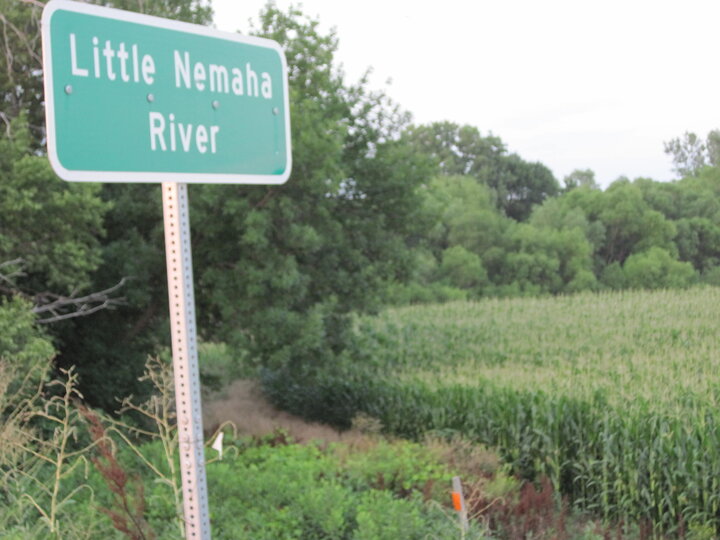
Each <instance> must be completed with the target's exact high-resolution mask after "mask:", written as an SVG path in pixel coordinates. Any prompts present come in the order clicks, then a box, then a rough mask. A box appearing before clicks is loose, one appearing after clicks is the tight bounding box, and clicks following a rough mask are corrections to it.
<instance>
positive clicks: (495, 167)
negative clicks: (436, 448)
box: [404, 122, 559, 221]
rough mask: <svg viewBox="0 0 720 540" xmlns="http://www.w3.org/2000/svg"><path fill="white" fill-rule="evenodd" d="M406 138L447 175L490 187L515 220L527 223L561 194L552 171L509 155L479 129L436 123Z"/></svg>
mask: <svg viewBox="0 0 720 540" xmlns="http://www.w3.org/2000/svg"><path fill="white" fill-rule="evenodd" d="M404 137H405V138H407V139H409V140H410V141H411V142H412V144H414V145H415V146H416V147H417V148H418V149H419V150H420V151H422V152H423V153H424V154H426V155H428V156H430V157H432V158H433V159H434V160H435V162H436V163H437V164H438V166H439V167H440V170H441V171H442V172H443V174H446V175H448V176H452V175H466V176H472V177H473V178H475V179H476V180H477V181H479V182H482V183H484V184H485V185H487V186H488V187H490V188H491V189H492V190H493V191H494V192H495V195H496V204H497V206H498V208H500V209H501V210H502V211H503V212H504V213H505V215H507V216H508V217H511V218H513V219H515V220H518V221H524V220H525V219H527V218H528V216H529V215H530V212H531V210H532V207H533V205H536V204H540V203H542V202H543V201H544V200H545V199H546V198H548V197H553V196H555V195H557V193H558V192H559V186H558V184H557V180H555V177H554V176H553V174H552V172H550V169H548V168H547V167H545V166H544V165H542V164H541V163H528V162H526V161H524V160H523V159H521V158H520V156H518V155H517V154H509V155H508V154H507V149H506V147H505V145H504V143H503V142H502V141H501V140H500V138H499V137H496V136H493V135H492V134H490V135H488V136H486V137H483V136H482V135H481V134H480V131H479V130H478V129H477V128H475V127H472V126H460V125H458V124H454V123H452V122H436V123H433V124H429V125H427V126H413V127H411V128H410V129H408V130H407V132H406V133H405V134H404Z"/></svg>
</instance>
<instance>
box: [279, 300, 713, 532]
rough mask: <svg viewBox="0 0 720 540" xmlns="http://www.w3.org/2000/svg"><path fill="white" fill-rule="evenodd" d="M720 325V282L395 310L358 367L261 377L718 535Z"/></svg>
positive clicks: (600, 499)
mask: <svg viewBox="0 0 720 540" xmlns="http://www.w3.org/2000/svg"><path fill="white" fill-rule="evenodd" d="M718 321H720V289H716V288H698V289H692V290H688V291H661V292H625V293H612V294H610V293H608V294H580V295H577V296H567V297H558V298H540V299H513V300H487V301H481V302H476V303H468V302H459V303H451V304H444V305H439V306H416V307H407V308H401V309H391V310H387V311H386V312H384V313H382V314H381V315H380V316H378V317H375V318H363V319H360V320H359V321H358V323H357V327H356V334H357V346H356V350H355V351H354V352H353V354H352V357H351V358H348V361H347V362H345V363H343V364H341V365H337V366H333V367H332V368H328V369H326V370H324V371H322V372H317V373H313V374H306V375H304V376H303V377H301V378H300V379H298V377H299V376H298V374H297V373H282V372H276V373H268V374H266V377H265V386H266V389H267V391H268V392H269V394H270V395H271V397H272V398H273V399H274V400H275V401H276V402H277V403H279V404H280V405H282V406H284V407H286V408H289V409H290V410H292V411H294V412H299V413H302V414H305V415H306V416H309V417H312V418H314V419H322V420H329V421H332V422H334V423H336V424H337V425H341V426H342V425H347V423H348V422H349V420H350V419H351V418H352V416H354V415H355V414H357V413H358V412H364V413H366V414H369V415H371V416H375V417H377V418H379V419H380V420H381V421H382V422H383V425H384V426H385V427H386V429H388V430H389V431H392V432H394V433H397V434H400V435H405V436H409V437H420V436H421V435H422V434H423V433H425V432H427V431H428V430H435V431H438V432H441V433H442V432H447V433H452V432H462V433H464V434H466V435H469V436H472V437H474V438H475V439H477V440H479V441H482V442H483V443H485V444H490V445H493V446H497V447H498V448H499V449H500V450H501V452H502V454H503V457H504V458H505V459H506V460H507V461H509V462H510V463H511V464H512V465H513V466H514V468H515V470H516V471H518V472H519V473H520V474H522V475H524V476H526V477H529V478H533V477H536V476H537V475H541V474H542V475H547V476H548V477H549V478H550V479H551V481H552V482H553V484H554V486H555V488H556V489H558V490H560V491H561V492H562V493H564V494H566V495H568V496H569V497H570V498H571V500H572V501H573V502H574V504H575V505H576V506H578V507H580V508H582V509H585V510H590V511H593V512H595V513H597V514H598V515H601V516H604V517H606V518H607V519H608V520H631V521H634V522H638V521H640V522H646V523H648V524H651V525H652V526H653V527H654V528H655V530H656V531H658V532H660V531H662V532H665V533H670V534H672V533H677V532H678V531H682V530H688V529H689V528H692V527H700V526H707V525H711V526H713V527H715V528H716V529H717V530H718V531H720V411H718V400H720V375H719V374H718V364H720V355H719V354H718V352H720V350H719V347H718V343H717V338H716V334H717V329H718ZM289 385H292V386H289Z"/></svg>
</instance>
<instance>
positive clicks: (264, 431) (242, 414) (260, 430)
mask: <svg viewBox="0 0 720 540" xmlns="http://www.w3.org/2000/svg"><path fill="white" fill-rule="evenodd" d="M224 422H232V423H233V424H235V426H236V427H237V430H238V434H240V435H256V436H263V435H268V434H271V433H273V432H274V431H276V430H277V429H282V430H285V431H287V432H288V433H289V434H290V436H291V437H292V438H293V439H294V440H295V441H297V442H308V441H311V440H319V441H324V442H338V441H345V442H352V441H354V440H355V439H357V438H358V437H362V435H360V433H359V432H357V431H354V430H350V431H345V432H342V433H341V432H339V431H337V430H336V429H333V428H332V427H330V426H327V425H325V424H319V423H317V422H306V421H305V420H303V419H302V418H299V417H297V416H294V415H292V414H288V413H286V412H284V411H280V410H278V409H276V408H275V407H273V406H272V405H271V404H270V403H268V401H267V400H266V399H265V397H264V396H263V395H262V392H261V390H260V388H259V386H258V383H257V382H256V381H252V380H246V379H239V380H237V381H234V382H233V383H231V384H230V385H229V386H228V387H227V388H225V389H224V390H223V391H222V394H221V395H220V396H218V397H215V398H214V399H213V398H210V399H208V400H206V401H205V402H204V403H203V426H205V433H206V434H207V435H211V434H213V433H214V432H215V431H216V430H217V428H218V426H220V425H221V424H223V423H224Z"/></svg>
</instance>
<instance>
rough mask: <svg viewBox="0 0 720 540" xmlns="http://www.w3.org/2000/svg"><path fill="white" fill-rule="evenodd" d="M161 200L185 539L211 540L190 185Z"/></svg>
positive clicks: (171, 186) (170, 186)
mask: <svg viewBox="0 0 720 540" xmlns="http://www.w3.org/2000/svg"><path fill="white" fill-rule="evenodd" d="M162 195H163V216H164V220H165V258H166V260H167V275H168V295H169V299H170V331H171V336H172V355H173V371H174V374H175V403H176V408H177V425H178V438H179V443H180V472H181V474H182V491H183V511H184V515H185V538H186V539H187V540H190V539H193V540H210V518H209V514H208V496H207V481H206V479H205V455H204V451H203V429H202V405H201V400H200V377H199V370H198V357H197V333H196V329H195V296H194V293H193V272H192V251H191V249H190V215H189V208H188V195H187V184H176V183H164V184H163V185H162Z"/></svg>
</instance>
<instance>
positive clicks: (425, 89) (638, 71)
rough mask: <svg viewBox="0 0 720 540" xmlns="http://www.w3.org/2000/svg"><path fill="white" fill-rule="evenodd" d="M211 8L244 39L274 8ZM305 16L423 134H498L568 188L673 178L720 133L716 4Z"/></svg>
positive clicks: (390, 0)
mask: <svg viewBox="0 0 720 540" xmlns="http://www.w3.org/2000/svg"><path fill="white" fill-rule="evenodd" d="M212 4H213V7H214V9H215V23H216V26H217V27H218V28H219V29H220V30H227V31H236V30H240V31H243V32H247V30H248V28H249V24H248V22H247V21H248V19H254V20H257V16H258V14H259V13H260V10H261V9H262V7H263V6H264V4H265V1H264V0H212ZM276 4H277V5H278V6H279V7H280V8H282V9H286V8H287V6H288V5H290V2H289V1H285V0H277V2H276ZM296 4H297V3H296ZM302 6H303V11H304V12H305V13H307V14H309V15H313V16H317V18H318V19H319V20H320V22H321V25H322V26H321V27H322V28H323V29H326V30H327V29H329V28H331V27H334V28H335V29H336V31H337V34H338V38H339V40H340V48H339V52H338V60H339V62H340V63H342V64H343V67H344V71H345V73H346V74H347V76H348V79H349V80H353V81H354V80H356V79H357V78H359V77H360V75H361V74H362V73H363V72H364V71H365V70H366V69H367V68H372V69H373V77H372V79H371V84H372V87H373V88H375V89H383V88H384V89H386V91H387V93H388V94H389V95H390V96H391V97H392V98H393V99H394V100H395V101H396V102H398V103H399V104H400V105H401V106H402V107H403V108H404V109H405V110H408V111H410V112H411V113H412V115H413V118H414V121H415V122H416V123H429V122H435V121H441V120H450V121H453V122H457V123H460V124H470V125H473V126H476V127H477V128H479V129H480V131H481V132H482V134H483V135H486V134H488V133H489V132H492V133H493V134H494V135H498V136H500V137H501V138H502V140H503V141H504V142H505V143H506V144H507V146H508V148H509V150H510V151H511V152H517V153H518V154H520V156H521V157H523V158H524V159H526V160H530V161H541V162H542V163H544V164H545V165H547V166H548V167H550V169H552V171H553V173H554V174H555V176H556V177H557V178H558V180H560V181H562V179H563V177H564V176H565V175H567V174H569V173H570V172H571V171H572V170H573V169H576V168H581V169H585V168H590V169H592V170H593V171H595V174H596V178H597V180H598V182H599V183H600V184H601V185H603V186H606V185H608V184H609V183H610V182H612V181H613V180H615V179H617V178H618V177H619V176H628V177H630V178H635V177H638V176H644V177H650V178H653V179H655V180H670V179H672V178H673V177H674V175H673V173H672V171H671V166H672V163H671V161H670V159H669V158H668V156H666V155H665V153H664V152H663V142H664V141H667V140H669V139H671V138H674V137H677V136H680V135H682V134H683V133H684V132H685V131H694V132H696V133H698V134H699V135H702V136H703V137H704V136H705V135H707V132H708V131H710V130H711V129H714V128H720V84H718V83H720V67H719V64H720V60H719V57H720V54H719V52H720V43H719V40H718V38H717V36H718V29H717V28H718V21H720V1H719V0H682V1H680V0H677V1H672V2H671V1H665V0H603V1H584V0H544V1H542V2H541V1H538V0H502V1H497V0H475V1H473V0H443V1H442V2H423V1H422V0H414V1H398V0H363V1H362V2H349V1H338V0H305V1H304V2H303V3H302ZM389 79H390V80H391V83H390V84H389V86H388V85H387V81H388V80H389Z"/></svg>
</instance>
